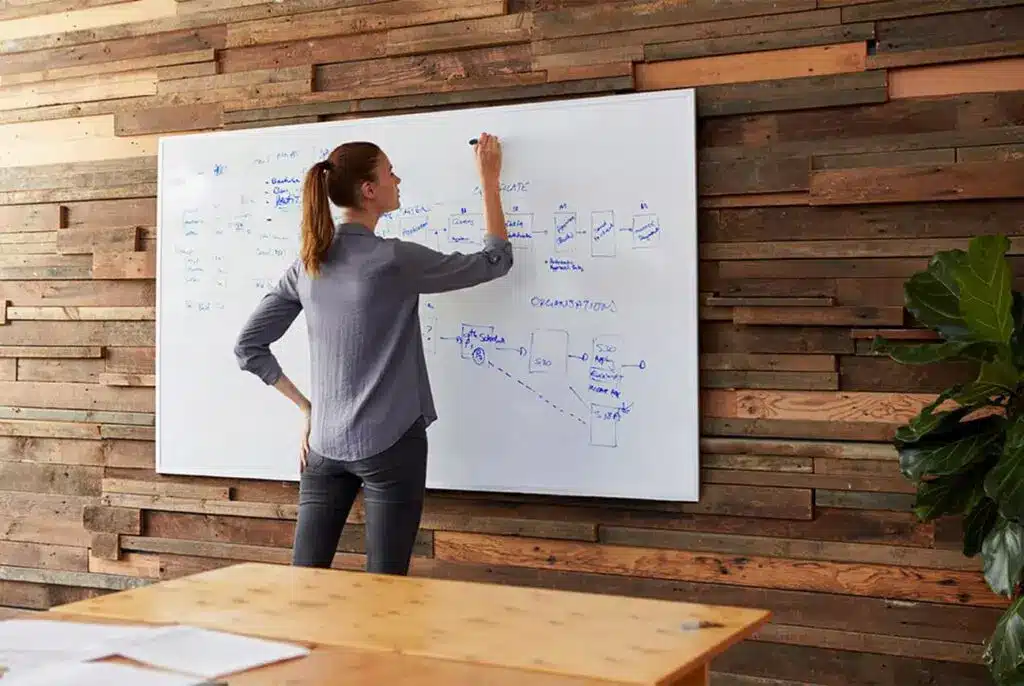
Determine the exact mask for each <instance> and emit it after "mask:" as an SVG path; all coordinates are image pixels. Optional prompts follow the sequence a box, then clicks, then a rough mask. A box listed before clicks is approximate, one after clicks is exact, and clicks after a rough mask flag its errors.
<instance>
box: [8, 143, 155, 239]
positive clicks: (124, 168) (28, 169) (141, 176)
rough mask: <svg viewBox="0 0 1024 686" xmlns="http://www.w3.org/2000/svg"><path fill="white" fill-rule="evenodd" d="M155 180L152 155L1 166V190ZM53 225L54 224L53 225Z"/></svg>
mask: <svg viewBox="0 0 1024 686" xmlns="http://www.w3.org/2000/svg"><path fill="white" fill-rule="evenodd" d="M155 181H156V158H155V157H128V158H121V159H112V160H88V161H84V162H72V163H70V164H48V165H32V166H22V167H11V168H8V169H4V170H0V190H4V191H25V190H42V189H59V188H62V189H71V188H75V189H81V188H88V187H90V186H109V187H117V186H123V185H126V184H130V185H139V184H144V183H152V182H155ZM55 228H56V227H55Z"/></svg>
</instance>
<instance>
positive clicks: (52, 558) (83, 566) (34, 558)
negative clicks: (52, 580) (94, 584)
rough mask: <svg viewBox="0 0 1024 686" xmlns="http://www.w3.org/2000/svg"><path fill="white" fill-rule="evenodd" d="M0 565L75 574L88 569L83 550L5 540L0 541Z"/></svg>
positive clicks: (84, 550) (85, 552)
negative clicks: (72, 572) (65, 571)
mask: <svg viewBox="0 0 1024 686" xmlns="http://www.w3.org/2000/svg"><path fill="white" fill-rule="evenodd" d="M0 564H5V565H14V566H17V567H32V568H34V569H47V570H51V569H52V570H68V571H76V572H84V571H86V570H87V569H88V568H89V565H88V554H87V551H86V549H85V548H80V547H70V546H63V545H52V544H46V543H42V544H41V543H30V542H25V541H6V540H5V541H0Z"/></svg>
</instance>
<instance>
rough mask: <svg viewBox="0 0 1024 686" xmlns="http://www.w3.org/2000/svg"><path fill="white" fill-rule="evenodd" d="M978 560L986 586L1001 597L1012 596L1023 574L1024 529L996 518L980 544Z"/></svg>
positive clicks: (1003, 519)
mask: <svg viewBox="0 0 1024 686" xmlns="http://www.w3.org/2000/svg"><path fill="white" fill-rule="evenodd" d="M981 559H982V560H983V561H984V564H985V567H984V569H985V580H986V581H987V582H988V585H989V587H990V588H991V589H992V590H993V591H995V592H996V593H999V594H1001V595H1004V596H1007V597H1009V596H1012V595H1013V591H1014V589H1015V588H1017V584H1018V583H1020V580H1021V579H1020V575H1021V572H1024V527H1022V526H1021V525H1020V524H1018V523H1017V522H1011V521H1010V520H1009V519H1005V518H1003V517H999V521H998V522H997V523H996V525H995V528H993V529H992V531H991V532H989V535H988V536H987V537H986V538H985V542H984V543H982V545H981Z"/></svg>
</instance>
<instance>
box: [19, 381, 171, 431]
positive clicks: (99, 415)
mask: <svg viewBox="0 0 1024 686" xmlns="http://www.w3.org/2000/svg"><path fill="white" fill-rule="evenodd" d="M19 381H21V379H19ZM0 419H35V420H52V421H57V422H78V423H81V422H100V423H108V424H138V425H148V426H153V425H154V424H155V419H154V415H153V413H146V412H116V411H114V412H106V411H103V410H68V409H63V408H56V409H54V408H44V407H19V406H10V405H0Z"/></svg>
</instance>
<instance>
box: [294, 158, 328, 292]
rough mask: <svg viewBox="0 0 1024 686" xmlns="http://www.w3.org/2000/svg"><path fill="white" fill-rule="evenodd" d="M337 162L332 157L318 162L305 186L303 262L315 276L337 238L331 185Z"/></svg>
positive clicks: (303, 187)
mask: <svg viewBox="0 0 1024 686" xmlns="http://www.w3.org/2000/svg"><path fill="white" fill-rule="evenodd" d="M333 166H334V165H332V164H331V162H329V161H322V162H317V163H316V164H314V165H313V166H312V167H310V169H309V171H307V172H306V178H305V181H304V182H303V186H302V247H301V250H300V254H301V256H302V264H303V265H304V266H305V268H306V271H307V272H308V273H309V274H310V275H311V276H317V275H319V274H320V265H321V263H322V262H323V261H324V259H325V258H326V257H327V251H328V250H330V247H331V241H332V240H333V239H334V219H333V218H332V217H331V203H330V198H329V196H328V191H327V186H328V183H329V178H328V177H329V176H330V174H331V171H332V168H333Z"/></svg>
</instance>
